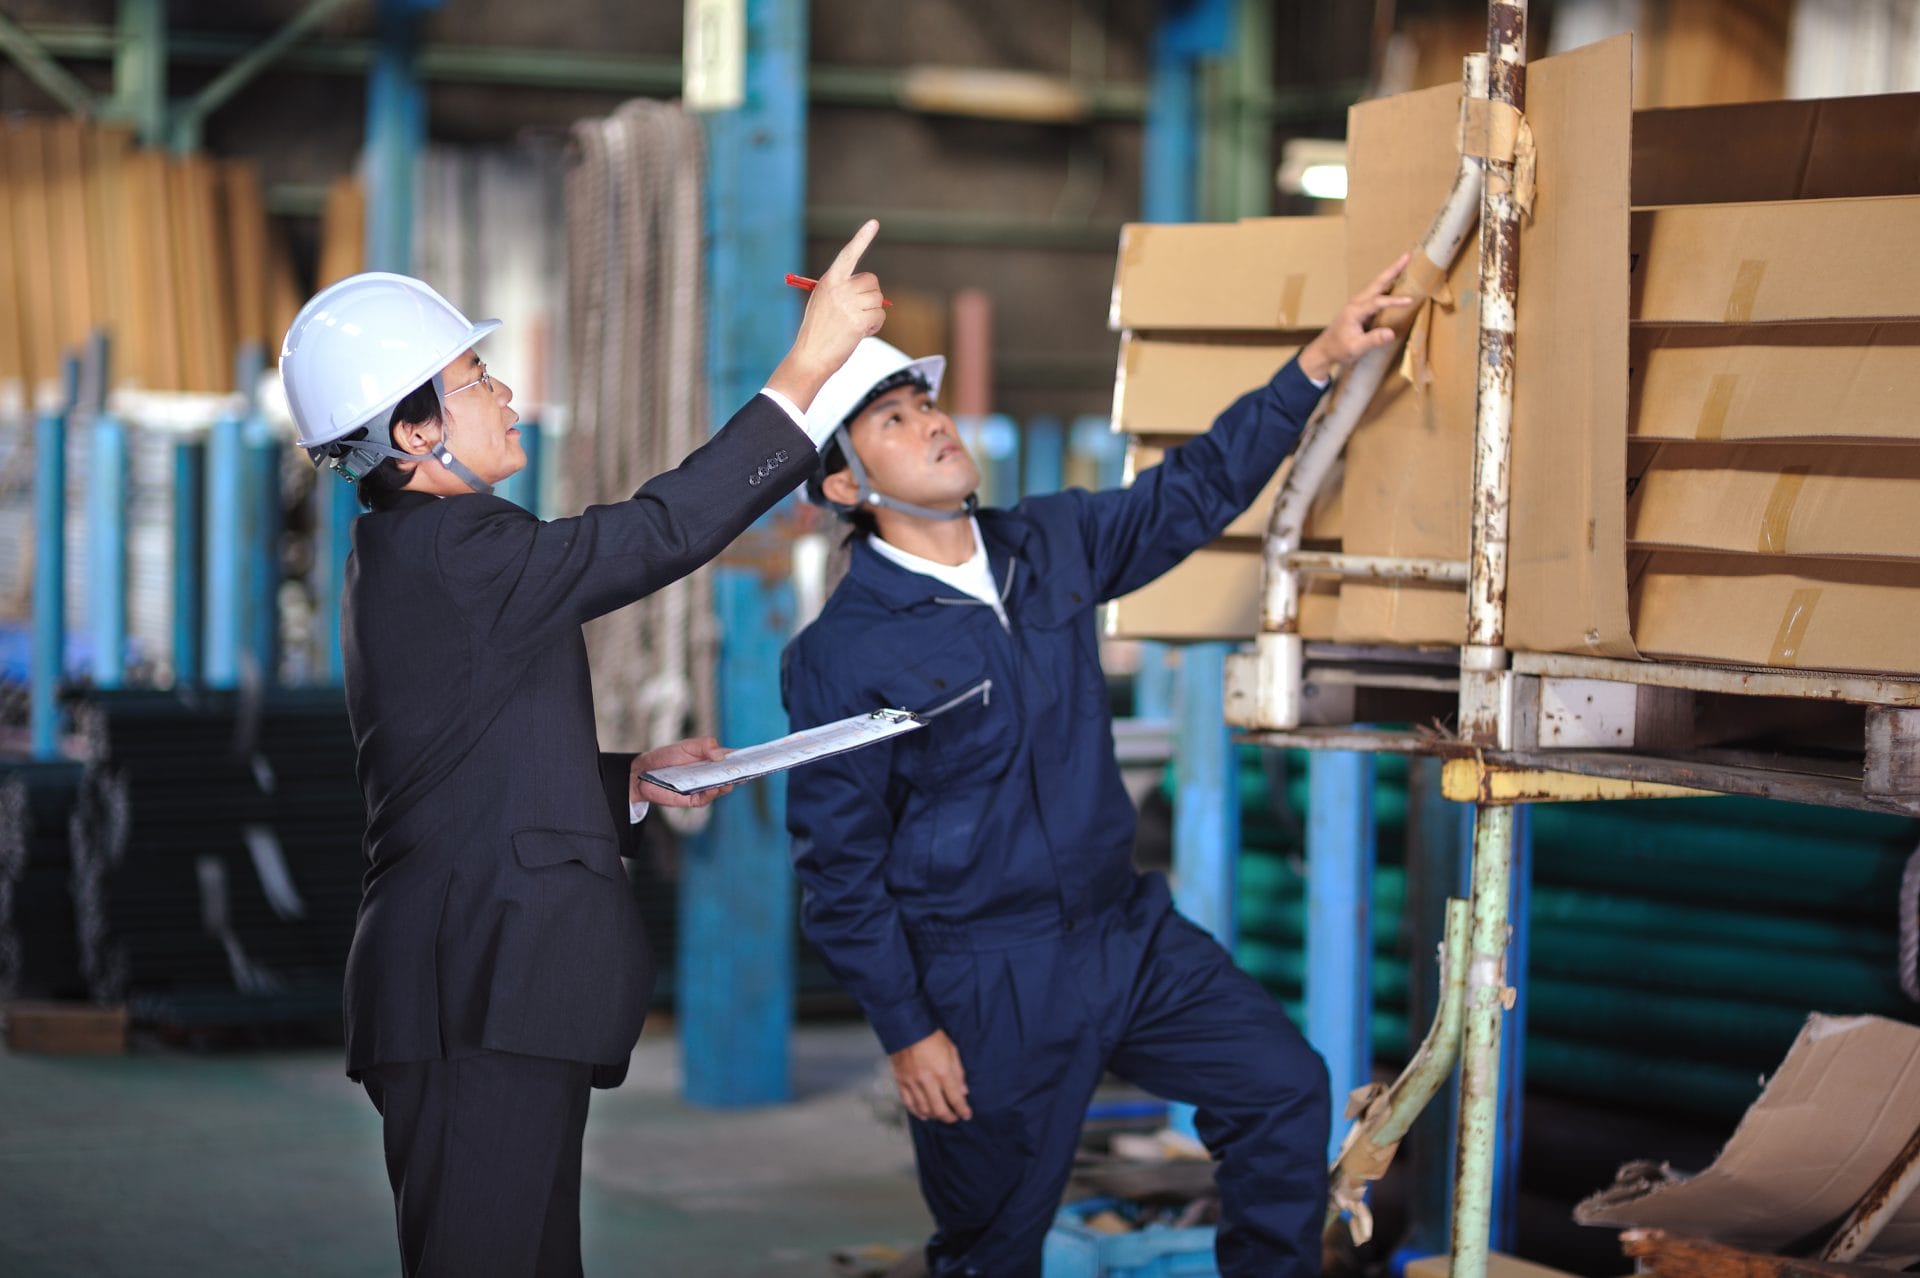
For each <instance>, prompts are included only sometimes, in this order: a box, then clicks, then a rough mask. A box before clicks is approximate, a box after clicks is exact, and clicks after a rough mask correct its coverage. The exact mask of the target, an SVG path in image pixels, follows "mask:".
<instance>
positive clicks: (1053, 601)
mask: <svg viewBox="0 0 1920 1278" xmlns="http://www.w3.org/2000/svg"><path fill="white" fill-rule="evenodd" d="M1024 620H1025V625H1024V627H1023V633H1022V638H1023V639H1024V641H1025V646H1026V656H1027V661H1028V664H1029V665H1030V666H1032V667H1035V668H1038V669H1040V670H1042V671H1044V672H1045V673H1044V676H1043V677H1044V680H1045V686H1047V687H1048V688H1050V689H1052V690H1053V692H1054V693H1055V695H1056V696H1058V697H1059V701H1058V702H1057V703H1055V706H1054V707H1052V708H1054V709H1057V710H1058V712H1059V713H1062V714H1064V715H1071V716H1073V717H1075V718H1081V719H1097V718H1100V717H1101V716H1103V715H1105V714H1106V713H1107V676H1106V672H1105V671H1104V670H1103V669H1102V668H1101V665H1100V637H1099V634H1098V633H1097V628H1096V626H1095V621H1096V605H1095V603H1094V602H1093V586H1092V584H1091V583H1090V582H1086V581H1081V580H1070V581H1060V582H1048V583H1047V585H1046V587H1045V588H1044V589H1043V590H1042V591H1041V592H1040V593H1039V594H1037V595H1036V596H1035V598H1034V599H1033V601H1032V603H1031V604H1030V605H1029V607H1028V608H1027V610H1026V614H1025V618H1024Z"/></svg>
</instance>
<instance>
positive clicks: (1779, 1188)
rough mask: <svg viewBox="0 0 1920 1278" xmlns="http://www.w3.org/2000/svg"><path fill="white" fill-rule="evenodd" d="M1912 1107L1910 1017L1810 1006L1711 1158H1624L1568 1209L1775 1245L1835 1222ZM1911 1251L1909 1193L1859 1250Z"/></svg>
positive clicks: (1885, 1160)
mask: <svg viewBox="0 0 1920 1278" xmlns="http://www.w3.org/2000/svg"><path fill="white" fill-rule="evenodd" d="M1916 1114H1920V1028H1916V1027H1915V1026H1912V1025H1904V1024H1901V1023H1900V1022H1898V1021H1891V1020H1886V1019H1883V1018H1881V1017H1878V1016H1851V1017H1834V1016H1819V1015H1815V1016H1812V1017H1809V1018H1808V1020H1807V1024H1806V1028H1804V1029H1803V1030H1801V1031H1800V1037H1799V1038H1798V1039H1796V1040H1795V1041H1794V1044H1793V1047H1792V1048H1791V1049H1789V1050H1788V1052H1787V1058H1786V1060H1785V1061H1783V1062H1782V1063H1781V1065H1780V1068H1779V1070H1778V1071H1777V1072H1775V1074H1774V1075H1773V1077H1772V1078H1770V1079H1769V1080H1768V1081H1767V1085H1766V1090H1764V1091H1763V1092H1761V1094H1760V1099H1759V1100H1757V1101H1755V1102H1754V1103H1753V1105H1752V1106H1751V1107H1750V1108H1749V1109H1748V1110H1747V1112H1746V1115H1745V1116H1744V1117H1743V1118H1742V1119H1741V1120H1740V1125H1739V1127H1738V1128H1736V1129H1735V1131H1734V1133H1733V1137H1732V1139H1731V1140H1729V1141H1728V1142H1727V1146H1726V1148H1725V1149H1723V1150H1721V1151H1720V1154H1719V1156H1718V1157H1717V1158H1715V1159H1714V1160H1713V1165H1712V1166H1710V1167H1708V1168H1707V1169H1706V1170H1705V1171H1703V1172H1700V1173H1699V1174H1698V1175H1693V1176H1687V1175H1684V1174H1682V1173H1676V1172H1674V1171H1672V1170H1671V1169H1669V1168H1667V1167H1665V1166H1662V1165H1659V1164H1655V1163H1649V1162H1640V1163H1630V1164H1628V1165H1627V1166H1626V1167H1625V1168H1622V1169H1621V1175H1620V1179H1619V1180H1617V1181H1616V1182H1615V1184H1614V1185H1613V1186H1612V1187H1611V1188H1609V1189H1607V1190H1604V1191H1602V1192H1601V1193H1598V1194H1595V1195H1594V1196H1593V1197H1591V1198H1589V1199H1587V1200H1586V1201H1585V1202H1583V1203H1581V1204H1580V1205H1579V1207H1577V1208H1576V1209H1575V1210H1574V1219H1575V1220H1576V1221H1578V1222H1579V1223H1580V1224H1583V1225H1597V1226H1605V1227H1607V1228H1610V1229H1631V1228H1654V1229H1666V1230H1670V1231H1672V1232H1673V1233H1675V1234H1679V1235H1682V1236H1686V1237H1694V1238H1705V1239H1708V1240H1710V1241H1713V1242H1719V1243H1725V1244H1727V1245H1729V1246H1734V1247H1741V1248H1745V1249H1747V1250H1751V1251H1761V1252H1777V1251H1782V1250H1785V1249H1787V1248H1789V1247H1792V1246H1794V1245H1796V1244H1801V1243H1804V1242H1805V1240H1806V1239H1807V1238H1808V1237H1810V1236H1816V1235H1819V1234H1820V1233H1821V1232H1822V1231H1830V1230H1832V1229H1833V1228H1835V1227H1836V1226H1837V1225H1838V1223H1839V1221H1840V1220H1841V1219H1843V1218H1844V1217H1845V1216H1846V1214H1847V1212H1848V1211H1850V1210H1851V1209H1852V1208H1853V1206H1854V1204H1855V1203H1857V1202H1859V1201H1860V1199H1861V1198H1862V1197H1864V1196H1865V1195H1866V1193H1867V1191H1868V1190H1869V1189H1870V1188H1872V1186H1873V1184H1874V1181H1875V1180H1876V1179H1877V1178H1878V1177H1879V1176H1880V1174H1881V1173H1882V1172H1883V1171H1885V1170H1886V1168H1887V1167H1888V1166H1889V1165H1890V1164H1891V1163H1892V1162H1893V1160H1894V1158H1895V1156H1896V1155H1898V1154H1899V1153H1900V1151H1901V1147H1902V1146H1904V1145H1905V1144H1906V1142H1907V1140H1908V1139H1909V1138H1910V1137H1911V1136H1912V1135H1913V1130H1914V1122H1915V1115H1916ZM1916 1258H1920V1198H1914V1199H1909V1200H1908V1202H1907V1204H1906V1206H1905V1207H1904V1208H1902V1209H1901V1210H1900V1211H1899V1212H1898V1213H1896V1214H1895V1216H1894V1217H1893V1219H1892V1220H1891V1221H1890V1222H1888V1224H1887V1227H1886V1228H1885V1230H1883V1231H1882V1232H1881V1234H1880V1236H1879V1238H1877V1239H1876V1240H1875V1241H1874V1243H1873V1245H1872V1246H1871V1247H1869V1248H1868V1249H1867V1251H1866V1253H1865V1254H1864V1255H1862V1256H1861V1257H1859V1262H1860V1263H1862V1264H1868V1265H1881V1266H1884V1267H1887V1268H1890V1269H1897V1268H1902V1267H1904V1266H1905V1265H1906V1264H1908V1263H1910V1262H1911V1261H1913V1260H1914V1259H1916Z"/></svg>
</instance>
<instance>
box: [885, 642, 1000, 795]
mask: <svg viewBox="0 0 1920 1278" xmlns="http://www.w3.org/2000/svg"><path fill="white" fill-rule="evenodd" d="M892 683H893V685H894V687H892V688H890V689H889V691H890V692H893V693H894V696H895V697H896V698H897V704H899V705H901V706H904V707H905V708H906V709H908V710H912V711H914V712H915V713H916V714H922V715H926V716H928V719H927V726H926V727H924V728H921V729H919V730H918V731H916V732H912V733H909V734H908V735H907V736H905V737H903V738H901V750H900V753H899V755H898V756H897V758H898V759H899V763H900V770H901V773H902V775H903V776H905V778H906V780H907V782H908V783H909V784H911V785H912V786H914V787H915V788H916V789H919V790H922V791H924V792H928V793H939V792H946V791H950V790H952V789H954V788H956V787H962V786H966V785H969V784H973V783H977V782H980V781H986V780H991V779H993V778H995V777H999V776H1003V775H1004V774H1005V773H1006V771H1007V768H1008V767H1009V766H1010V765H1011V763H1012V755H1013V751H1014V747H1015V745H1016V744H1017V741H1018V732H1017V730H1016V725H1015V723H1014V721H1013V706H1012V702H1011V698H1010V697H1008V696H1007V695H1006V692H1005V690H1004V689H1003V688H1001V687H1000V686H998V685H997V684H996V683H995V681H994V680H993V679H992V678H991V676H990V675H989V674H988V672H987V663H986V660H985V659H984V657H982V656H981V655H980V654H978V653H973V652H965V653H954V652H953V651H951V650H948V651H946V652H943V653H940V654H937V655H936V656H934V657H932V658H930V659H928V660H927V661H925V662H923V663H922V664H921V665H919V666H916V667H914V668H913V669H910V670H907V671H903V672H902V673H901V674H900V675H899V676H898V677H897V678H895V679H894V680H893V681H892Z"/></svg>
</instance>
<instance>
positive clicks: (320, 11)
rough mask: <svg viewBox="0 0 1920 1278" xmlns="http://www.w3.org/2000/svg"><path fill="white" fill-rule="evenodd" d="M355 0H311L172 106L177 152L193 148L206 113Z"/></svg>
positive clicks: (171, 127)
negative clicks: (282, 24) (203, 84)
mask: <svg viewBox="0 0 1920 1278" xmlns="http://www.w3.org/2000/svg"><path fill="white" fill-rule="evenodd" d="M354 2H355V0H311V3H309V4H308V5H307V7H306V8H305V9H302V10H301V11H300V12H299V13H298V14H296V15H295V16H294V17H293V19H292V20H291V21H289V22H288V23H287V24H286V25H285V26H283V27H281V28H280V29H279V30H278V31H276V32H274V33H273V34H272V35H270V36H268V37H267V38H266V39H265V40H262V41H261V42H260V43H259V44H257V45H255V46H253V48H251V49H249V50H248V51H247V52H245V53H243V54H241V55H240V56H239V57H238V58H236V59H234V60H233V61H232V62H231V63H229V64H228V65H227V69H226V70H224V71H222V72H221V73H220V74H219V75H217V76H215V77H214V78H213V80H212V81H211V82H210V83H208V84H207V86H206V87H205V88H203V89H201V90H200V92H198V93H196V94H194V95H193V97H191V98H188V99H187V100H186V101H184V102H182V103H180V104H179V105H178V106H177V107H175V108H174V112H173V118H172V120H171V122H170V124H169V132H170V134H171V141H172V143H173V149H174V150H176V151H192V150H196V149H197V148H198V147H199V145H200V134H201V129H202V127H203V126H204V125H205V123H206V119H207V117H208V116H210V115H212V114H213V113H214V112H215V111H217V110H219V109H220V108H221V107H222V106H224V105H226V103H227V102H228V101H230V100H231V99H232V98H233V95H234V94H236V93H238V92H240V90H241V89H243V88H245V87H246V86H247V85H248V83H250V82H251V81H252V80H253V79H254V77H256V76H258V75H259V74H260V73H261V72H262V71H264V70H266V69H267V68H268V67H270V66H272V65H273V64H274V63H275V62H277V61H279V60H280V59H281V58H283V57H285V56H286V55H287V54H288V53H289V52H290V51H291V50H293V49H294V48H295V47H297V46H298V45H299V44H300V43H301V42H303V41H304V40H306V39H307V38H308V37H309V36H311V35H312V34H313V32H314V31H315V30H317V29H318V28H319V26H320V24H321V23H323V22H325V21H326V20H327V19H328V18H330V17H332V16H333V15H334V14H335V13H338V12H339V11H340V10H341V9H344V8H346V7H347V6H348V5H349V4H352V3H354Z"/></svg>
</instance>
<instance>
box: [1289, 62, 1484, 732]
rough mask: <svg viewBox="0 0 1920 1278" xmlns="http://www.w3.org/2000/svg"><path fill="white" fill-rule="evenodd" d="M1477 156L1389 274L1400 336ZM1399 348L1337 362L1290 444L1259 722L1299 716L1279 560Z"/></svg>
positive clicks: (1463, 222)
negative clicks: (1402, 300)
mask: <svg viewBox="0 0 1920 1278" xmlns="http://www.w3.org/2000/svg"><path fill="white" fill-rule="evenodd" d="M1487 76H1488V71H1487V59H1486V57H1485V56H1484V55H1481V54H1473V55H1470V56H1468V57H1467V59H1466V60H1465V64H1464V66H1463V68H1462V77H1461V78H1462V85H1463V90H1464V94H1465V96H1466V97H1468V98H1482V97H1485V96H1486V94H1487ZM1482 165H1483V161H1482V160H1480V159H1479V158H1478V157H1475V156H1470V155H1462V156H1461V157H1460V167H1459V170H1458V171H1457V173H1456V174H1455V176H1454V182H1453V189H1452V190H1451V191H1450V192H1449V193H1448V195H1447V198H1446V202H1445V203H1444V204H1442V205H1441V207H1440V211H1439V213H1438V214H1436V215H1435V217H1434V219H1433V223H1432V225H1431V226H1429V227H1428V229H1427V233H1426V235H1425V236H1424V237H1423V238H1422V239H1421V242H1420V245H1419V247H1418V249H1416V250H1415V251H1416V253H1417V254H1418V256H1416V257H1415V258H1414V259H1413V260H1412V261H1411V262H1410V263H1409V265H1408V269H1407V270H1406V271H1404V272H1402V274H1401V278H1400V279H1399V280H1397V281H1396V282H1395V283H1394V289H1395V291H1396V292H1397V293H1399V294H1401V295H1405V296H1411V297H1413V298H1414V299H1415V304H1414V305H1413V306H1409V307H1406V308H1403V309H1399V310H1396V311H1392V312H1383V313H1382V315H1381V317H1380V322H1381V323H1383V324H1386V325H1388V326H1390V327H1392V328H1393V329H1394V331H1395V332H1397V333H1399V334H1400V335H1401V336H1402V337H1404V336H1405V335H1406V334H1407V332H1408V331H1410V330H1411V328H1412V326H1413V319H1414V315H1415V313H1416V311H1417V309H1418V307H1419V305H1421V304H1422V303H1423V302H1424V300H1425V299H1426V298H1428V297H1430V296H1431V295H1432V293H1433V291H1434V290H1435V289H1437V288H1438V287H1439V286H1440V285H1441V283H1442V282H1443V281H1444V280H1445V278H1446V270H1447V267H1448V266H1450V265H1451V264H1452V262H1453V259H1454V258H1455V257H1457V256H1459V254H1460V250H1461V248H1462V247H1463V246H1464V245H1465V244H1466V241H1467V233H1468V232H1469V231H1471V230H1472V229H1473V215H1474V212H1475V209H1476V206H1477V205H1478V203H1479V198H1480V187H1481V172H1482ZM1398 354H1399V351H1398V346H1397V344H1396V345H1395V346H1389V347H1386V348H1384V349H1381V350H1375V351H1370V352H1368V353H1367V354H1366V355H1364V356H1362V357H1361V358H1360V359H1359V360H1357V361H1355V363H1354V365H1353V367H1352V368H1350V369H1348V370H1347V371H1346V373H1345V374H1344V375H1343V376H1342V377H1341V379H1340V385H1339V387H1338V388H1337V390H1336V393H1335V395H1334V397H1333V400H1332V402H1331V404H1330V405H1329V406H1328V407H1327V408H1326V409H1325V410H1324V411H1322V412H1321V413H1320V415H1319V416H1318V417H1316V418H1315V419H1314V420H1313V421H1312V422H1310V423H1308V426H1307V430H1306V434H1305V435H1304V436H1303V437H1302V439H1301V441H1300V445H1299V447H1297V448H1296V449H1295V450H1294V458H1293V466H1292V468H1291V469H1290V470H1289V471H1288V473H1287V478H1286V480H1285V482H1284V483H1282V484H1281V486H1280V495H1279V496H1278V497H1277V498H1276V499H1275V500H1274V503H1273V514H1272V515H1271V516H1270V517H1269V519H1268V521H1267V532H1266V538H1265V541H1264V543H1263V547H1262V549H1263V552H1264V553H1263V556H1262V562H1261V570H1260V577H1261V583H1262V597H1261V610H1260V635H1259V637H1258V639H1257V640H1256V651H1255V653H1254V656H1253V659H1252V660H1253V663H1254V670H1253V679H1252V684H1253V687H1254V700H1255V709H1254V722H1255V723H1257V724H1258V725H1259V726H1261V727H1272V728H1293V727H1298V726H1299V723H1300V708H1301V707H1300V703H1301V679H1302V676H1303V674H1304V673H1305V668H1306V650H1305V644H1304V641H1303V640H1302V638H1301V636H1300V573H1299V572H1298V571H1297V570H1296V569H1295V568H1293V567H1291V566H1290V565H1289V564H1288V562H1287V560H1288V557H1289V556H1291V555H1294V554H1297V553H1298V552H1299V550H1300V544H1301V541H1302V540H1303V538H1304V537H1305V534H1306V525H1307V515H1308V512H1309V511H1310V510H1311V509H1312V508H1313V502H1314V499H1315V498H1316V497H1317V496H1318V495H1319V492H1320V489H1321V487H1322V486H1323V485H1324V484H1325V483H1326V482H1327V479H1328V477H1329V476H1330V475H1331V474H1332V472H1333V467H1334V463H1335V462H1337V461H1338V460H1339V458H1340V454H1341V453H1342V452H1343V451H1344V450H1345V448H1346V446H1347V440H1348V439H1349V438H1351V437H1352V435H1353V430H1354V427H1355V426H1357V425H1358V424H1359V421H1360V418H1361V416H1362V415H1363V414H1365V412H1366V410H1367V406H1368V405H1369V404H1370V403H1372V401H1373V396H1374V393H1375V392H1376V391H1378V390H1379V388H1380V384H1381V383H1382V382H1383V381H1385V380H1386V376H1387V370H1388V369H1389V368H1391V367H1392V365H1393V362H1394V361H1395V359H1397V358H1398Z"/></svg>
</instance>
